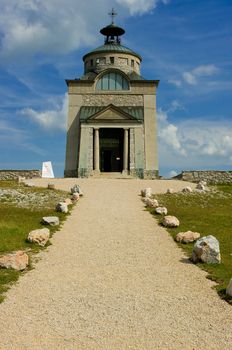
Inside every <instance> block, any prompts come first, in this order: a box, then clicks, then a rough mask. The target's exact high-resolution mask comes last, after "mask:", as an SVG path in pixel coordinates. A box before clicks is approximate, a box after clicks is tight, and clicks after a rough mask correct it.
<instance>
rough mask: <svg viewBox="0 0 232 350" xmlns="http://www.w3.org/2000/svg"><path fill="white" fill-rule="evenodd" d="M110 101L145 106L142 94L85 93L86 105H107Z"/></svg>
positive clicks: (120, 104) (116, 103) (84, 103)
mask: <svg viewBox="0 0 232 350" xmlns="http://www.w3.org/2000/svg"><path fill="white" fill-rule="evenodd" d="M110 103H112V104H114V105H115V106H143V96H142V95H126V96H125V95H109V94H107V95H103V94H102V95H94V94H92V95H91V94H89V95H84V96H83V105H84V106H107V105H109V104H110Z"/></svg>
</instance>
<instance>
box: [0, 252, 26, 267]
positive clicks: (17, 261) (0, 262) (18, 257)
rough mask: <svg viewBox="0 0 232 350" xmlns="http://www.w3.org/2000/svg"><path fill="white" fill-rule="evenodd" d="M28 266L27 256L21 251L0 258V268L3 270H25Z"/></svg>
mask: <svg viewBox="0 0 232 350" xmlns="http://www.w3.org/2000/svg"><path fill="white" fill-rule="evenodd" d="M28 264H29V256H28V255H27V254H26V253H25V252H23V251H22V250H18V251H17V252H13V253H10V254H7V255H2V256H0V267H2V268H4V269H13V270H18V271H21V270H25V268H26V267H27V266H28Z"/></svg>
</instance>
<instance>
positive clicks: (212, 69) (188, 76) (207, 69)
mask: <svg viewBox="0 0 232 350" xmlns="http://www.w3.org/2000/svg"><path fill="white" fill-rule="evenodd" d="M217 72H218V68H217V67H216V66H215V65H214V64H208V65H200V66H197V67H195V68H194V69H192V70H191V71H189V72H184V73H183V74H182V78H183V80H184V81H185V82H186V83H188V84H190V85H196V84H197V82H198V80H197V78H201V77H205V76H211V75H214V74H215V73H217Z"/></svg>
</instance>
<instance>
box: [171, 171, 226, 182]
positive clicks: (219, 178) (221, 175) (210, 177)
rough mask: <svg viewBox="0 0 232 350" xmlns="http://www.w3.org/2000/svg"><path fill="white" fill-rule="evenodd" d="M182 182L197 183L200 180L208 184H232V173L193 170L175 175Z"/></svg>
mask: <svg viewBox="0 0 232 350" xmlns="http://www.w3.org/2000/svg"><path fill="white" fill-rule="evenodd" d="M176 178H179V179H181V180H184V181H191V182H199V181H201V180H204V181H206V182H207V183H208V184H219V183H220V184H222V183H224V184H228V183H231V184H232V171H221V170H193V171H182V173H181V174H180V175H177V176H176Z"/></svg>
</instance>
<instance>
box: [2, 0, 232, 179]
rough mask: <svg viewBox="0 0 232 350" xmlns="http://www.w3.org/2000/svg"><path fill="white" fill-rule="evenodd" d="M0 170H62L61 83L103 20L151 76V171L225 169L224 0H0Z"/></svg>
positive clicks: (227, 27) (229, 45)
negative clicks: (154, 83) (154, 145)
mask: <svg viewBox="0 0 232 350" xmlns="http://www.w3.org/2000/svg"><path fill="white" fill-rule="evenodd" d="M0 7H1V11H0V149H1V152H0V169H41V166H42V162H43V161H51V162H52V164H53V169H54V173H55V176H56V177H63V172H64V161H65V146H66V119H67V106H68V97H67V86H66V83H65V79H74V78H78V77H80V76H81V75H83V68H84V67H83V61H82V57H83V55H84V54H86V53H87V52H89V51H91V50H92V49H93V48H95V47H98V46H100V45H102V44H103V42H104V37H103V36H102V35H101V34H100V33H99V30H100V29H101V28H102V27H104V26H106V25H108V24H109V23H110V21H111V19H110V17H109V16H108V12H110V10H111V9H112V8H115V10H116V12H117V13H118V16H117V18H116V23H117V24H118V25H120V26H122V27H123V28H124V29H125V30H126V34H125V35H124V36H123V37H122V44H123V45H124V46H127V47H129V48H131V49H132V50H134V51H136V52H137V53H139V54H140V55H141V56H142V57H143V62H142V67H141V68H142V71H141V73H142V75H143V77H144V78H146V79H154V80H156V79H159V80H160V84H159V87H158V90H157V119H158V141H159V142H158V150H159V171H160V175H162V176H165V177H170V176H174V175H176V174H179V173H180V172H181V171H182V170H206V169H211V170H232V109H231V102H232V93H231V92H232V21H231V18H232V1H231V0H112V1H109V0H95V1H92V0H89V1H86V0H20V1H19V0H10V1H9V0H0Z"/></svg>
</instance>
